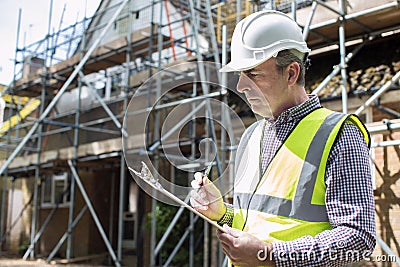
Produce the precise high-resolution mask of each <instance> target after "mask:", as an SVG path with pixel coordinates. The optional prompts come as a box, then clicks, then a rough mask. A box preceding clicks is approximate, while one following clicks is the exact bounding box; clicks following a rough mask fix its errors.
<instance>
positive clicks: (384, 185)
mask: <svg viewBox="0 0 400 267" xmlns="http://www.w3.org/2000/svg"><path fill="white" fill-rule="evenodd" d="M373 139H374V141H375V142H381V141H386V140H399V139H400V132H396V133H384V134H378V135H374V136H373ZM373 152H374V153H375V164H376V167H375V181H376V190H375V204H376V222H377V235H378V236H380V237H381V238H382V240H383V241H384V242H385V243H386V244H387V245H388V246H390V248H391V249H392V251H393V252H395V254H396V255H399V254H400V246H399V242H400V201H399V199H400V164H399V163H400V148H399V146H390V147H379V148H375V149H374V151H373ZM376 253H377V254H378V255H383V254H386V253H384V251H383V250H381V248H380V246H379V245H377V246H376ZM387 264H388V263H387ZM382 266H390V265H382Z"/></svg>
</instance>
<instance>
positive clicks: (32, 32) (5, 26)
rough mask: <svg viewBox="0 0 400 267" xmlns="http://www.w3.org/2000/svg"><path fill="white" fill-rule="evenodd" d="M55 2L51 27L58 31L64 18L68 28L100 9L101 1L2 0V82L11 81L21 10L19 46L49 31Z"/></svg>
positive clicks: (0, 62) (0, 52) (0, 27)
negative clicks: (50, 17) (50, 16)
mask: <svg viewBox="0 0 400 267" xmlns="http://www.w3.org/2000/svg"><path fill="white" fill-rule="evenodd" d="M51 1H53V8H52V12H51V14H52V21H51V29H52V30H53V29H56V30H58V29H59V27H60V21H61V17H62V13H63V10H64V6H65V12H64V16H63V19H62V24H61V25H62V27H61V28H65V27H67V26H69V25H71V24H74V23H75V22H77V21H80V20H82V19H83V18H84V17H85V14H86V16H87V17H90V16H92V15H93V13H94V12H95V11H96V9H97V7H98V5H99V3H100V2H101V0H0V25H1V26H0V38H1V39H2V40H1V41H0V84H3V85H8V84H10V83H11V81H12V78H13V71H14V62H13V61H14V58H15V51H16V42H17V33H18V13H19V9H21V12H22V14H21V23H20V30H19V45H18V47H19V48H22V47H24V44H25V45H29V44H32V43H34V42H36V41H39V40H41V39H43V38H44V37H45V36H46V34H47V31H48V24H49V15H50V6H51Z"/></svg>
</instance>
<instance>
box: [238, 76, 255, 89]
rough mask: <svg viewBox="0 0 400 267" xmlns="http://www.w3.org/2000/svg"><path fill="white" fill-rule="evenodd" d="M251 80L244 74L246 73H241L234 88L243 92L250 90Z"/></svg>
mask: <svg viewBox="0 0 400 267" xmlns="http://www.w3.org/2000/svg"><path fill="white" fill-rule="evenodd" d="M251 83H252V82H251V80H250V79H249V77H247V76H246V74H244V73H241V74H240V76H239V81H238V83H237V85H236V90H237V91H238V92H239V93H243V92H244V91H246V90H250V88H251Z"/></svg>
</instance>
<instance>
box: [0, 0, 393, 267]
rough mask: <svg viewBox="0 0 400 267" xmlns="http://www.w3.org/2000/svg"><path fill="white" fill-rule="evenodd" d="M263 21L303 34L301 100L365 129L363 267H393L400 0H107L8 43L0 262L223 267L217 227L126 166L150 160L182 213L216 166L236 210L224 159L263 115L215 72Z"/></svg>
mask: <svg viewBox="0 0 400 267" xmlns="http://www.w3.org/2000/svg"><path fill="white" fill-rule="evenodd" d="M263 9H276V10H280V11H282V12H285V13H287V14H289V15H290V16H291V17H293V18H294V19H295V20H296V21H297V23H298V24H299V25H300V26H301V27H302V28H303V35H304V37H305V38H306V40H307V43H308V45H309V47H310V48H311V49H312V52H311V54H310V58H311V62H312V66H311V68H310V69H309V71H308V73H307V77H306V80H307V84H306V89H307V91H308V92H309V93H314V94H318V95H319V96H320V98H321V101H322V103H323V105H324V106H325V107H327V108H330V109H333V110H337V111H343V112H346V113H354V114H357V115H358V116H359V117H360V118H361V119H362V120H363V121H364V122H365V123H366V125H367V127H368V130H369V131H370V133H371V135H372V138H373V144H372V149H371V164H372V166H373V169H374V185H375V201H376V222H377V226H378V227H377V231H378V232H377V234H378V243H377V246H376V250H375V252H374V254H373V255H379V256H385V257H387V259H388V260H387V262H386V263H381V264H383V265H382V266H393V265H391V264H395V263H394V262H397V264H399V262H400V259H399V258H398V256H396V255H399V253H400V245H399V242H400V224H399V223H398V221H399V219H400V201H399V199H400V189H399V188H400V186H399V183H400V167H399V166H400V164H399V162H400V147H399V146H400V133H399V129H400V83H399V79H400V49H399V46H398V44H399V43H400V3H399V1H397V0H376V1H363V0H325V1H323V0H313V1H311V0H269V1H245V0H242V1H241V0H232V1H217V0H189V1H179V0H164V1H143V0H139V1H133V0H104V1H101V2H100V5H99V7H98V9H97V11H96V13H95V14H94V16H93V17H90V18H85V19H84V20H82V21H77V22H76V23H75V24H73V25H71V26H69V27H66V28H63V29H60V30H59V31H57V32H49V33H48V34H47V35H46V37H45V38H44V39H43V40H40V41H38V42H36V43H33V44H29V45H27V46H24V47H17V49H16V52H15V73H14V80H13V81H12V83H11V84H9V85H7V86H4V87H3V88H1V97H2V99H3V100H4V103H5V108H4V115H3V116H4V119H3V120H4V121H3V123H2V125H1V130H0V138H1V143H0V148H1V150H0V157H1V165H0V175H1V177H2V182H1V188H2V190H1V201H0V203H1V214H0V215H1V221H0V223H1V224H0V237H1V246H0V250H1V251H2V252H13V253H20V257H21V258H23V259H27V260H28V259H36V258H44V259H45V260H46V262H64V263H68V262H76V261H89V260H97V261H100V262H102V263H104V264H108V265H113V266H170V265H176V266H181V265H185V266H200V265H201V266H223V264H224V263H226V262H227V261H226V257H225V255H224V254H223V252H222V249H221V248H220V247H219V245H218V241H217V239H216V237H215V231H213V230H214V229H212V228H213V227H212V226H210V225H209V224H208V223H207V222H205V221H203V220H202V219H199V217H197V216H194V215H193V214H192V213H190V212H188V211H187V210H186V209H184V208H183V207H177V206H176V204H175V205H174V203H172V202H171V201H169V200H167V199H165V198H164V197H163V196H160V195H158V194H155V193H154V191H152V189H151V188H150V187H148V186H146V185H145V184H143V183H141V181H140V180H138V179H137V177H134V176H132V172H131V171H130V170H129V169H128V167H130V168H133V169H138V168H140V166H141V161H143V162H146V163H147V164H151V169H152V171H154V173H156V175H157V177H166V178H165V181H164V180H163V181H162V182H165V184H166V185H168V186H169V187H168V188H167V189H168V190H169V191H170V192H171V193H173V194H174V195H175V196H176V197H178V198H180V199H181V200H183V201H185V200H187V197H186V196H187V193H188V185H190V181H191V180H192V179H193V173H194V172H195V171H199V170H204V169H206V168H207V166H210V165H211V166H212V168H211V175H210V176H211V177H221V179H220V181H219V186H220V188H224V190H223V191H224V192H225V193H226V194H225V196H224V197H225V201H228V202H229V201H231V191H230V190H229V189H231V188H232V181H233V169H234V168H233V160H232V159H233V158H234V157H235V153H236V148H237V144H238V141H239V138H240V136H241V134H242V133H243V131H244V129H245V127H247V126H248V125H250V124H251V123H253V122H254V121H255V120H257V119H258V118H257V117H256V116H255V115H254V114H253V113H252V112H251V110H250V109H249V108H248V105H247V104H246V101H245V100H244V99H243V96H241V95H240V94H239V93H237V92H235V84H236V82H237V77H230V76H225V75H222V74H220V73H219V72H218V69H219V68H220V66H221V65H224V64H226V62H227V61H228V60H229V52H230V46H229V44H230V37H231V35H232V32H233V29H234V26H235V25H236V23H237V22H238V21H239V20H240V19H241V18H243V17H245V16H247V15H249V14H251V13H253V12H255V11H258V10H263ZM19 20H21V18H19ZM18 35H19V33H18ZM160 179H161V178H160ZM373 259H374V258H373V257H372V259H371V260H372V261H373ZM385 264H386V265H385Z"/></svg>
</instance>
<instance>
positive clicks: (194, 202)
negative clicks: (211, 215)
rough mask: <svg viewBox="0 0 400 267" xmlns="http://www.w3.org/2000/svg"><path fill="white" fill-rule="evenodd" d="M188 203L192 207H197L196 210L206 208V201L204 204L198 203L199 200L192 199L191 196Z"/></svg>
mask: <svg viewBox="0 0 400 267" xmlns="http://www.w3.org/2000/svg"><path fill="white" fill-rule="evenodd" d="M190 205H192V207H193V208H195V209H197V210H200V211H202V210H208V202H206V204H203V203H200V202H199V201H197V200H196V199H194V198H193V197H191V198H190Z"/></svg>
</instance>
